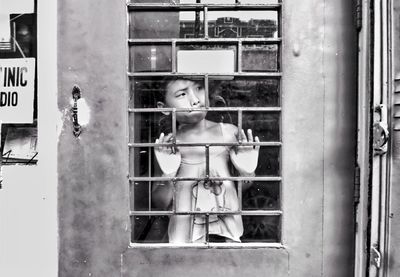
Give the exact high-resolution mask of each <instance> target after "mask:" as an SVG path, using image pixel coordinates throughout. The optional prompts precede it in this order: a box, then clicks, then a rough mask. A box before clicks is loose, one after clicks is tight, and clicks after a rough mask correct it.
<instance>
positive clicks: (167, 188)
mask: <svg viewBox="0 0 400 277" xmlns="http://www.w3.org/2000/svg"><path fill="white" fill-rule="evenodd" d="M171 140H172V134H169V135H167V136H164V133H161V134H160V137H159V138H158V139H156V143H159V144H166V143H170V142H171ZM154 153H155V156H156V159H157V162H158V165H159V167H160V170H161V172H162V177H169V178H172V177H175V176H176V174H177V172H178V170H179V167H180V165H181V154H180V152H179V150H178V149H173V148H171V147H168V146H159V147H155V148H154ZM172 197H173V185H172V182H171V181H162V182H156V183H154V184H153V187H152V199H153V203H154V205H155V206H156V207H159V208H163V209H166V208H167V207H168V206H169V204H170V203H171V201H172Z"/></svg>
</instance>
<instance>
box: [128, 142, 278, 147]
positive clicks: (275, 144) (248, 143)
mask: <svg viewBox="0 0 400 277" xmlns="http://www.w3.org/2000/svg"><path fill="white" fill-rule="evenodd" d="M175 145H176V146H177V147H193V146H206V145H208V146H210V147H214V146H239V145H245V146H254V145H260V146H276V147H280V146H282V142H280V141H261V142H242V143H239V142H213V143H207V142H176V144H175ZM157 146H159V147H163V146H166V147H170V146H171V144H170V143H155V142H152V143H129V144H128V147H131V148H132V147H157Z"/></svg>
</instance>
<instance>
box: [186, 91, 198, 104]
mask: <svg viewBox="0 0 400 277" xmlns="http://www.w3.org/2000/svg"><path fill="white" fill-rule="evenodd" d="M189 95H190V104H191V105H192V106H196V105H198V104H200V99H199V98H198V97H197V95H196V94H195V93H194V92H193V91H190V93H189Z"/></svg>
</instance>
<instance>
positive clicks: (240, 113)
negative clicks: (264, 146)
mask: <svg viewBox="0 0 400 277" xmlns="http://www.w3.org/2000/svg"><path fill="white" fill-rule="evenodd" d="M237 111H238V131H239V134H238V138H239V143H240V144H241V143H242V142H243V138H242V136H241V132H242V128H243V119H242V115H243V112H242V109H238V110H237Z"/></svg>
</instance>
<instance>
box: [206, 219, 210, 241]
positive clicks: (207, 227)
mask: <svg viewBox="0 0 400 277" xmlns="http://www.w3.org/2000/svg"><path fill="white" fill-rule="evenodd" d="M205 216H206V243H209V242H210V233H209V232H210V226H208V225H209V224H210V214H209V213H206V214H205Z"/></svg>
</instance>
